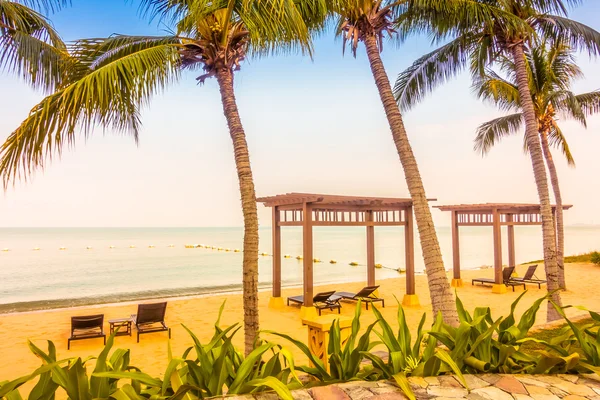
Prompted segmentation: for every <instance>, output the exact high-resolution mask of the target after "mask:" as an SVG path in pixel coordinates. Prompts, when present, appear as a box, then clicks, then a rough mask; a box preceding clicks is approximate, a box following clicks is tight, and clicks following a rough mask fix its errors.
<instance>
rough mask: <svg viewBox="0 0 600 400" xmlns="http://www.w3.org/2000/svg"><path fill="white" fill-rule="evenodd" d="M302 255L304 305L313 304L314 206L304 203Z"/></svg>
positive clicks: (310, 305) (309, 305)
mask: <svg viewBox="0 0 600 400" xmlns="http://www.w3.org/2000/svg"><path fill="white" fill-rule="evenodd" d="M302 256H303V257H304V259H303V266H304V268H303V282H304V306H305V307H312V305H313V232H312V206H311V205H310V204H308V203H304V205H303V206H302Z"/></svg>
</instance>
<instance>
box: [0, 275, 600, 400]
mask: <svg viewBox="0 0 600 400" xmlns="http://www.w3.org/2000/svg"><path fill="white" fill-rule="evenodd" d="M540 267H541V266H540ZM525 269H526V267H525V266H522V267H518V268H517V271H519V272H520V273H521V274H523V273H524V272H525ZM538 270H539V271H540V273H538V276H540V275H541V276H543V270H541V268H538ZM566 270H567V284H568V288H569V290H568V291H567V292H564V293H563V294H562V298H563V303H564V304H574V305H583V306H586V307H588V308H590V309H592V310H600V296H598V294H597V293H598V287H597V282H599V281H600V268H598V267H595V266H593V265H591V264H568V265H567V268H566ZM462 275H463V276H462V277H463V279H464V282H465V286H464V287H462V288H459V289H458V290H457V293H458V295H459V296H460V298H461V300H462V301H463V303H464V304H465V307H466V308H467V310H472V309H473V308H474V307H477V306H489V307H490V308H491V309H492V312H493V316H494V317H496V318H497V317H499V316H506V315H507V314H508V312H509V307H510V304H511V303H512V301H513V300H514V299H516V297H517V296H518V295H519V294H521V293H522V291H523V290H522V289H519V288H517V290H516V292H514V293H513V292H512V290H511V289H510V288H509V291H508V292H507V293H506V294H492V293H491V289H490V287H486V286H479V285H477V286H471V281H470V279H471V278H474V277H490V278H491V277H492V276H493V270H491V269H487V270H477V271H463V272H462ZM521 276H522V275H521ZM378 283H380V284H381V288H380V296H382V297H383V298H385V300H386V307H385V308H384V309H382V310H381V311H382V312H383V315H384V316H385V317H386V319H387V320H388V321H389V322H390V323H391V324H392V326H396V315H397V309H398V308H397V304H396V301H395V299H394V296H397V297H398V299H399V300H400V301H401V300H402V296H403V294H404V288H405V280H404V278H396V279H387V280H384V281H380V282H378ZM362 286H363V283H350V284H343V285H341V284H338V285H326V286H322V287H318V288H315V293H316V292H317V291H325V290H336V289H337V290H344V291H356V290H360V288H362ZM528 289H529V290H528V292H527V293H526V295H525V298H524V299H523V301H522V302H521V304H520V306H519V307H518V308H517V313H518V314H520V313H521V312H523V311H524V309H525V308H527V307H528V306H529V305H530V304H531V303H532V302H533V300H534V299H537V298H539V297H541V296H543V295H544V294H545V293H546V289H545V286H542V289H541V290H540V289H538V288H537V286H531V285H528ZM416 291H417V294H418V296H419V300H420V302H421V306H419V307H411V308H406V309H405V311H406V316H407V319H408V323H409V326H410V327H411V329H412V330H414V329H416V327H417V325H418V322H419V320H420V318H421V315H422V314H423V312H427V314H428V319H429V320H431V304H430V299H429V290H428V287H427V280H426V277H425V276H422V275H421V276H417V278H416ZM300 293H301V289H299V288H296V289H287V290H283V297H284V298H285V297H287V296H291V295H297V294H300ZM269 297H270V292H261V293H260V324H261V329H265V330H276V331H279V332H283V333H287V334H289V335H291V336H292V337H295V338H297V339H301V340H303V341H306V336H307V331H306V327H305V326H303V325H302V323H301V320H300V310H299V308H298V307H295V306H290V307H287V306H286V307H284V309H282V310H272V309H269V308H268V302H269ZM224 300H227V304H226V307H225V311H224V313H223V317H222V320H221V326H227V325H230V324H234V323H236V322H241V321H242V318H243V311H242V301H243V298H242V295H241V294H235V295H222V296H212V297H197V298H188V299H174V300H169V304H168V307H167V314H166V322H167V324H168V325H169V326H170V327H171V328H172V340H171V346H172V348H173V352H174V354H181V353H182V352H183V351H184V350H185V349H186V348H187V347H189V346H191V343H192V341H191V339H190V337H189V336H188V334H187V333H186V332H185V330H184V329H183V327H182V326H181V324H182V323H184V324H186V326H188V327H189V328H190V329H191V330H192V331H193V332H195V333H196V335H197V336H198V337H199V338H200V340H207V339H209V338H210V337H211V336H212V333H213V325H214V322H215V320H216V318H217V315H218V310H219V306H220V305H221V303H222V302H223V301H224ZM148 302H153V301H148ZM354 310H355V307H354V305H353V303H343V307H342V314H343V315H348V316H352V315H353V313H354ZM135 312H136V305H135V304H116V305H99V306H94V307H81V308H72V309H60V310H49V311H42V312H29V313H15V314H5V315H0V355H1V359H2V362H0V381H3V380H10V379H14V378H17V377H19V376H22V375H25V374H27V373H30V372H31V371H33V370H34V369H35V368H37V367H38V366H39V365H40V361H39V360H38V359H37V358H36V357H35V356H34V355H33V354H32V353H30V351H29V349H28V348H27V340H28V339H30V340H32V341H33V342H34V343H35V344H36V345H37V346H39V347H41V348H43V349H45V348H46V342H45V341H46V340H52V341H53V342H54V343H55V344H56V347H57V352H58V358H59V359H60V358H67V357H74V356H82V357H85V356H90V355H98V353H99V352H100V351H101V349H102V339H91V340H81V341H74V342H72V343H71V350H67V338H68V337H69V333H70V332H69V329H70V317H71V316H73V315H89V314H98V313H104V314H105V320H109V319H114V318H122V317H126V316H129V315H130V314H133V313H135ZM569 312H570V314H571V315H574V314H578V313H579V314H581V313H582V311H578V310H576V309H570V310H569ZM324 313H330V311H329V310H326V311H324ZM545 314H546V306H545V304H544V305H543V306H542V308H541V309H540V312H539V314H538V321H537V323H538V324H543V323H545V322H546V315H545ZM372 321H374V318H373V315H372V313H371V311H365V310H364V307H363V317H362V318H361V322H362V326H363V328H364V327H365V326H366V325H367V324H368V323H370V322H372ZM426 326H428V324H426ZM105 330H106V331H108V323H106V322H105ZM135 336H136V335H135V330H134V332H133V335H132V336H131V337H129V336H119V337H117V338H116V341H115V344H116V347H121V348H129V349H131V362H132V364H133V365H135V366H137V367H139V368H141V369H142V370H143V371H145V372H147V373H149V374H151V375H153V376H160V375H161V374H162V373H163V372H164V369H165V368H166V365H167V342H168V339H167V333H166V332H160V333H151V334H145V335H142V336H141V338H140V343H136V338H135ZM263 336H264V337H265V338H267V339H273V341H276V342H278V343H282V344H287V343H286V342H285V341H284V340H283V339H279V338H276V337H273V336H269V335H266V334H265V335H263ZM236 345H237V346H238V347H239V348H242V345H243V334H242V332H241V331H240V332H239V333H238V335H237V340H236ZM288 347H289V346H288ZM290 348H291V347H290ZM292 350H293V352H294V354H295V355H296V358H297V360H298V362H305V358H304V357H302V356H301V355H300V353H299V352H298V351H297V350H296V349H295V348H292ZM90 372H91V371H90ZM24 389H25V390H23V392H26V391H27V388H26V387H25V388H24Z"/></svg>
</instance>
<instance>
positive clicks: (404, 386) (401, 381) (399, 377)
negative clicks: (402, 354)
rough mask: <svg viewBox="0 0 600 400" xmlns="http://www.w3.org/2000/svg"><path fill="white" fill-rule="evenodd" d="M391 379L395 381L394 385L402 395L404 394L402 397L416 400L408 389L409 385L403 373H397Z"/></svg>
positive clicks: (409, 388)
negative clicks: (395, 384)
mask: <svg viewBox="0 0 600 400" xmlns="http://www.w3.org/2000/svg"><path fill="white" fill-rule="evenodd" d="M393 378H394V381H396V383H397V384H398V386H399V387H400V389H401V390H402V393H404V395H405V396H406V397H408V399H409V400H417V398H416V397H415V394H414V392H413V391H412V389H411V387H410V383H409V382H408V379H407V378H406V374H405V373H404V372H398V373H397V374H394V375H393Z"/></svg>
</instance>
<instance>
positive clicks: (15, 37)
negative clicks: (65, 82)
mask: <svg viewBox="0 0 600 400" xmlns="http://www.w3.org/2000/svg"><path fill="white" fill-rule="evenodd" d="M50 3H52V2H50ZM38 5H39V6H43V5H44V4H41V3H40V4H38ZM47 5H48V6H49V5H50V4H47ZM0 22H1V23H0V69H3V70H5V71H7V72H8V73H11V74H15V75H17V76H20V77H21V78H23V79H24V81H25V82H26V83H28V84H30V85H32V86H33V87H34V88H36V89H43V90H45V91H47V92H50V91H52V90H53V89H54V88H55V87H57V86H58V85H59V84H60V82H61V80H62V79H63V76H64V74H65V73H66V70H67V69H68V67H69V66H70V65H71V63H70V58H69V55H68V53H67V49H66V46H65V44H64V43H63V41H62V39H61V38H60V36H59V35H58V33H57V32H56V31H55V30H54V28H53V27H52V24H51V23H50V22H49V21H48V20H47V19H46V17H44V16H43V15H41V14H39V13H38V12H37V11H35V10H33V9H31V8H29V7H27V6H26V5H24V4H20V3H17V2H12V1H0Z"/></svg>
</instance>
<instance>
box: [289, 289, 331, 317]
mask: <svg viewBox="0 0 600 400" xmlns="http://www.w3.org/2000/svg"><path fill="white" fill-rule="evenodd" d="M334 293H335V290H334V291H331V292H322V293H317V294H316V295H315V297H313V306H314V307H315V308H316V309H317V310H319V315H321V311H322V310H325V309H329V310H331V311H333V310H334V309H336V308H337V310H338V314H340V313H341V309H342V305H341V304H340V297H339V296H337V295H334ZM290 302H292V303H297V304H304V296H303V295H300V296H291V297H288V298H287V305H288V306H289V305H290Z"/></svg>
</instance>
